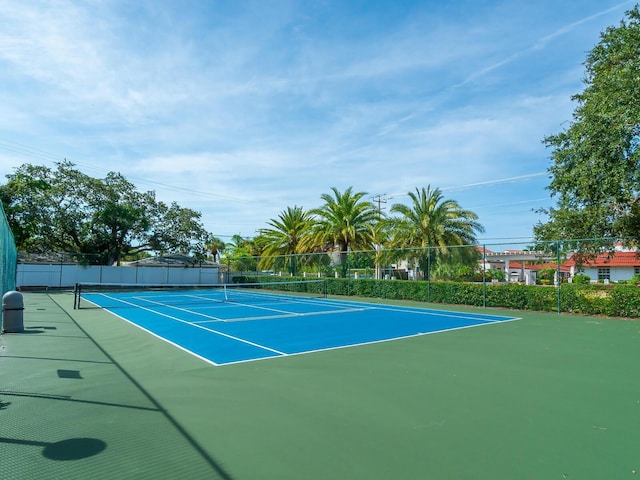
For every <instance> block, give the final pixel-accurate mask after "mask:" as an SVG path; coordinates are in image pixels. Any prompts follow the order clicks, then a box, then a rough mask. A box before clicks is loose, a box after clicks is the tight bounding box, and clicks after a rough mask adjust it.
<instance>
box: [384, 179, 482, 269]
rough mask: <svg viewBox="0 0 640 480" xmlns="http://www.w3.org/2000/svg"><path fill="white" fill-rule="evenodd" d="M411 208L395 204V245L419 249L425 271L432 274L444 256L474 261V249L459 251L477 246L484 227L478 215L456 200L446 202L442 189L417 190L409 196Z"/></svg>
mask: <svg viewBox="0 0 640 480" xmlns="http://www.w3.org/2000/svg"><path fill="white" fill-rule="evenodd" d="M408 195H409V198H410V199H411V205H404V204H401V203H396V204H394V205H392V206H391V209H390V211H391V213H396V214H399V216H397V217H394V218H393V219H392V220H391V222H392V225H393V227H392V228H393V238H392V245H393V246H395V247H399V248H412V249H416V248H417V249H419V250H418V251H417V253H416V257H417V259H418V265H419V266H420V269H421V270H422V271H423V272H427V277H428V276H429V273H430V268H429V267H431V266H432V264H435V261H436V260H437V259H438V258H443V257H444V256H451V255H453V256H456V257H458V259H459V260H462V261H463V262H464V261H471V259H472V258H473V257H472V255H473V251H474V250H473V249H472V248H463V249H461V248H456V247H461V246H469V245H473V244H475V243H476V234H477V233H482V232H483V231H484V228H483V227H482V225H480V223H478V216H477V215H476V214H475V213H474V212H472V211H471V210H466V209H463V208H462V207H461V206H460V205H459V204H458V202H457V201H455V200H450V199H445V198H444V196H443V194H442V192H441V191H440V190H439V189H437V188H436V189H433V190H432V189H431V186H428V187H427V188H422V189H417V188H416V191H415V192H409V193H408Z"/></svg>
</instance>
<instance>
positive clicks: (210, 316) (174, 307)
mask: <svg viewBox="0 0 640 480" xmlns="http://www.w3.org/2000/svg"><path fill="white" fill-rule="evenodd" d="M132 298H135V299H136V300H140V301H141V302H147V303H153V304H155V305H159V306H161V307H167V308H172V309H174V310H178V311H181V312H186V313H191V314H193V315H198V316H200V317H205V318H208V319H209V320H208V321H210V322H211V321H217V322H223V321H224V320H223V319H222V318H218V317H214V316H213V315H207V314H204V313H200V312H197V311H195V310H190V309H188V308H182V307H176V306H174V305H169V304H167V303H162V302H156V301H154V300H147V299H146V298H144V297H132ZM119 301H121V300H119ZM132 305H136V304H135V303H133V304H132ZM140 308H144V307H142V306H140ZM153 311H154V312H155V310H153Z"/></svg>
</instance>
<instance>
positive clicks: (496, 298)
mask: <svg viewBox="0 0 640 480" xmlns="http://www.w3.org/2000/svg"><path fill="white" fill-rule="evenodd" d="M271 280H272V281H285V280H301V278H292V277H287V278H284V277H271ZM242 281H249V282H256V281H265V277H243V278H242ZM326 281H327V283H326V288H327V293H328V294H329V295H342V296H357V297H369V298H382V299H391V300H413V301H418V302H432V303H445V304H450V305H473V306H479V307H482V306H487V307H497V308H509V309H514V310H532V311H545V312H557V311H558V289H557V288H555V287H553V286H550V287H549V286H539V285H520V284H486V285H483V284H481V283H457V282H425V281H405V280H371V279H361V280H353V279H346V278H328V279H326ZM559 300H560V311H561V312H568V313H580V314H585V315H607V316H615V317H630V318H637V317H640V287H637V286H635V285H623V284H619V285H598V284H596V285H593V284H590V285H573V284H562V286H561V288H560V299H559Z"/></svg>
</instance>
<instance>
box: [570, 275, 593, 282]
mask: <svg viewBox="0 0 640 480" xmlns="http://www.w3.org/2000/svg"><path fill="white" fill-rule="evenodd" d="M572 282H573V284H575V285H588V284H589V283H591V277H590V276H589V275H584V274H581V273H580V274H578V275H574V276H573V280H572Z"/></svg>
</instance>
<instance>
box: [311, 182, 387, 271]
mask: <svg viewBox="0 0 640 480" xmlns="http://www.w3.org/2000/svg"><path fill="white" fill-rule="evenodd" d="M331 190H332V192H333V195H331V194H328V193H324V194H322V195H321V198H322V200H324V204H323V205H322V206H320V207H319V208H315V209H313V210H310V213H311V214H312V215H313V216H314V217H315V224H314V227H313V230H314V233H313V235H312V236H310V237H309V239H310V240H309V241H310V242H312V243H313V244H314V246H323V245H328V246H329V247H337V248H338V250H339V251H340V260H341V261H340V263H341V266H342V270H343V275H344V274H346V268H347V255H348V251H349V250H350V249H351V250H357V249H363V250H364V249H370V248H371V246H372V242H373V230H372V228H371V226H372V225H373V224H374V223H375V222H376V221H377V219H378V212H377V211H376V208H375V206H374V205H373V204H372V203H371V202H369V201H367V200H364V197H365V196H366V195H367V193H366V192H356V193H353V187H349V188H347V189H346V190H345V191H344V192H340V191H339V190H338V189H337V188H335V187H332V188H331ZM307 243H308V242H305V246H307Z"/></svg>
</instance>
